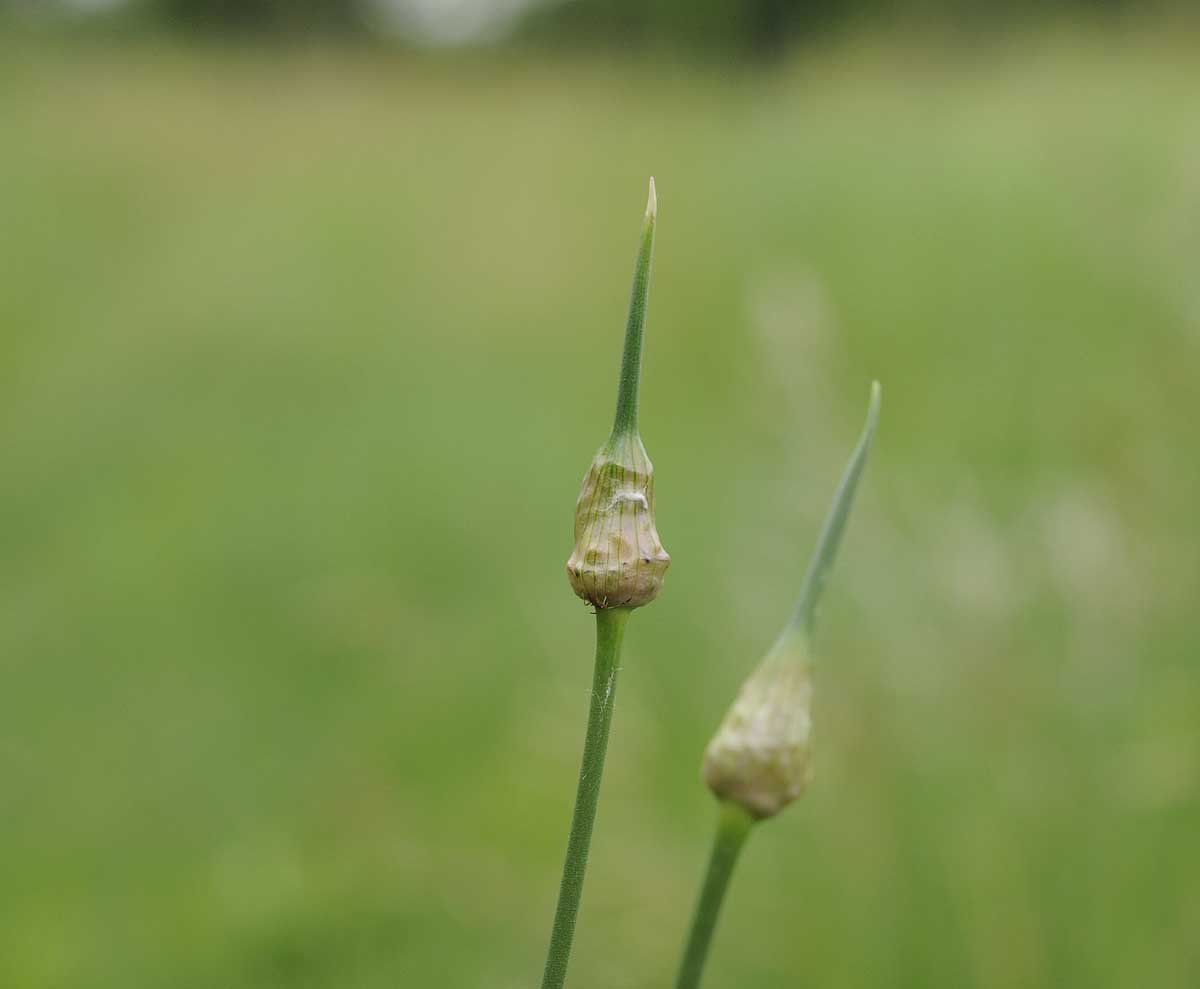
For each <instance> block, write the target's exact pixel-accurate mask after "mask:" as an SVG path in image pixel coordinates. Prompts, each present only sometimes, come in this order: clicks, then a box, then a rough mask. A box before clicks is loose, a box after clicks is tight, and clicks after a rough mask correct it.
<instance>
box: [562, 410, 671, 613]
mask: <svg viewBox="0 0 1200 989" xmlns="http://www.w3.org/2000/svg"><path fill="white" fill-rule="evenodd" d="M670 563H671V557H670V556H669V555H668V554H667V551H666V550H665V549H663V544H662V540H660V539H659V538H658V530H657V529H655V527H654V468H653V467H652V466H651V464H650V458H649V457H647V456H646V448H645V447H644V446H642V441H641V438H640V437H638V436H637V434H635V433H626V434H624V435H622V436H619V437H615V438H614V440H613V441H611V442H609V443H608V444H607V445H605V447H604V448H603V449H602V450H601V451H600V452H599V453H598V454H596V459H595V460H593V461H592V466H591V467H590V468H589V469H588V472H587V474H586V475H585V476H584V478H583V488H582V490H581V491H580V492H579V501H578V502H576V505H575V551H574V552H573V553H572V554H571V558H570V559H569V560H567V576H568V578H569V579H570V581H571V587H573V588H574V590H575V593H576V594H578V595H579V596H580V597H581V598H583V599H584V600H585V601H588V602H590V603H591V604H593V605H595V606H596V607H597V608H637V607H640V606H641V605H643V604H648V603H649V602H651V601H653V600H654V599H655V598H656V597H658V593H659V591H661V590H662V585H663V578H664V577H665V576H666V573H667V567H668V566H670Z"/></svg>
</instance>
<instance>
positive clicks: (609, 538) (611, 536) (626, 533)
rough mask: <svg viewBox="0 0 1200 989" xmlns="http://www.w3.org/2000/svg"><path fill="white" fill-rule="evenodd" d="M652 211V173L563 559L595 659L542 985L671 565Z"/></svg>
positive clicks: (561, 959) (571, 905)
mask: <svg viewBox="0 0 1200 989" xmlns="http://www.w3.org/2000/svg"><path fill="white" fill-rule="evenodd" d="M657 216H658V200H657V197H656V195H655V191H654V179H653V178H651V179H650V194H649V197H648V199H647V201H646V215H645V218H644V220H643V222H642V235H641V239H640V241H639V243H638V252H637V261H636V263H635V265H634V270H633V290H632V292H631V294H630V300H629V319H628V321H627V322H626V326H625V348H624V351H623V353H622V356H621V377H620V381H619V383H618V386H617V411H616V415H615V417H614V418H613V427H612V433H611V434H610V435H609V437H608V441H607V442H606V443H605V444H604V446H602V447H601V448H600V452H599V453H597V454H596V456H595V458H594V459H593V460H592V465H591V467H589V468H588V472H587V474H585V475H584V478H583V487H582V489H581V490H580V492H579V500H578V502H577V503H576V505H575V549H574V551H573V552H572V553H571V557H570V559H569V560H567V577H568V579H569V580H570V582H571V586H572V587H573V588H574V589H575V593H576V594H578V595H579V596H580V597H581V598H583V600H584V601H586V602H588V604H590V605H591V606H592V607H593V608H594V609H595V612H596V662H595V668H594V671H593V673H592V699H591V704H590V706H589V708H588V720H587V732H586V735H585V737H584V745H583V762H582V765H581V767H580V770H579V785H578V788H577V790H576V793H575V811H574V813H573V815H572V818H571V830H570V834H569V836H568V838H567V855H566V861H565V862H564V863H563V874H562V884H561V886H560V887H559V893H558V906H557V907H556V908H555V911H554V926H553V928H552V930H551V933H550V950H549V953H548V954H547V957H546V968H545V972H544V973H543V975H542V987H543V989H560V987H561V986H562V985H563V982H564V981H565V980H566V977H567V962H568V961H569V959H570V955H571V942H572V940H573V939H574V934H575V919H576V917H577V916H578V914H579V901H580V898H581V896H582V894H583V879H584V873H585V871H586V870H587V860H588V849H589V847H590V846H591V841H592V825H593V824H594V823H595V819H596V804H597V801H598V799H599V796H600V779H601V775H602V774H603V772H604V755H605V752H606V751H607V749H608V733H609V728H610V726H611V724H612V712H613V703H614V701H615V699H616V687H617V670H618V665H617V664H618V660H619V658H620V654H621V642H622V639H623V638H624V636H625V624H626V623H627V622H628V621H629V616H630V615H631V614H632V613H633V609H634V608H640V607H641V606H642V605H644V604H649V603H650V602H651V601H653V600H654V599H655V598H656V597H658V594H659V591H661V590H662V585H663V578H664V577H665V576H666V573H667V567H668V566H670V564H671V557H670V556H669V555H668V554H667V551H666V550H665V549H663V544H662V540H660V539H659V538H658V531H657V529H656V527H655V524H654V468H653V467H652V466H651V464H650V458H649V457H648V456H646V448H645V447H644V446H642V439H641V436H640V435H639V433H638V386H639V383H640V380H641V373H642V343H643V339H644V337H645V331H646V299H647V295H648V294H649V291H650V262H651V259H652V257H653V254H654V225H655V222H656V220H657Z"/></svg>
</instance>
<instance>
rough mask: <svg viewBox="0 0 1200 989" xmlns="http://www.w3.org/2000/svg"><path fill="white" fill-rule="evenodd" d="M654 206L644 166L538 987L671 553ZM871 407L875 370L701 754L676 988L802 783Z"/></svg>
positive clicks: (576, 876) (584, 497) (595, 471)
mask: <svg viewBox="0 0 1200 989" xmlns="http://www.w3.org/2000/svg"><path fill="white" fill-rule="evenodd" d="M657 215H658V204H657V198H656V195H655V189H654V179H651V180H650V194H649V198H648V200H647V203H646V213H645V218H644V220H643V224H642V234H641V239H640V241H639V245H638V252H637V260H636V263H635V265H634V275H633V290H632V293H631V297H630V303H629V318H628V321H627V323H626V328H625V346H624V351H623V354H622V359H621V375H620V381H619V384H618V389H617V409H616V415H615V416H614V419H613V427H612V432H611V434H610V435H609V438H608V441H607V442H606V443H605V444H604V446H603V447H601V448H600V451H599V453H597V454H596V456H595V458H594V459H593V461H592V464H591V466H590V467H589V468H588V471H587V473H586V474H585V475H584V479H583V485H582V488H581V490H580V494H579V499H578V501H577V503H576V506H575V547H574V550H573V551H572V553H571V556H570V558H569V559H568V560H567V577H568V579H569V580H570V583H571V587H572V588H573V589H574V590H575V593H576V594H577V595H579V597H581V598H583V600H585V601H586V602H588V603H589V604H590V605H591V606H592V607H593V608H594V609H595V613H596V659H595V667H594V670H593V674H592V696H591V702H590V705H589V709H588V720H587V730H586V735H585V738H584V748H583V758H582V765H581V767H580V773H579V782H578V787H577V790H576V796H575V809H574V812H573V815H572V819H571V828H570V833H569V835H568V839H567V853H566V860H565V862H564V864H563V875H562V882H561V885H560V888H559V896H558V904H557V906H556V908H555V913H554V925H553V928H552V930H551V935H550V949H549V952H548V955H547V958H546V966H545V970H544V973H543V977H542V989H561V987H562V986H563V984H564V982H565V980H566V974H567V962H568V960H569V958H570V953H571V944H572V940H573V938H574V932H575V921H576V918H577V916H578V913H579V903H580V899H581V896H582V893H583V880H584V873H585V871H586V868H587V859H588V850H589V847H590V844H591V837H592V827H593V824H594V822H595V817H596V806H597V802H598V799H599V794H600V780H601V775H602V773H603V771H604V757H605V752H606V750H607V747H608V736H609V729H610V726H611V724H612V712H613V703H614V700H615V692H616V682H617V670H618V659H619V656H620V651H621V644H622V641H623V639H624V635H625V625H626V623H627V621H628V620H629V616H630V614H631V613H632V612H633V609H635V608H638V607H641V606H642V605H644V604H649V603H650V602H651V601H653V600H654V599H655V598H656V597H658V595H659V593H660V592H661V590H662V586H663V579H664V578H665V576H666V572H667V567H668V566H669V565H670V563H671V557H670V556H669V555H668V554H667V551H666V550H665V549H664V548H663V545H662V540H661V539H660V538H659V535H658V529H657V527H656V525H655V518H654V469H653V467H652V466H651V464H650V458H649V457H648V456H647V455H646V449H645V447H644V446H643V445H642V440H641V436H640V434H639V432H638V389H639V384H640V379H641V363H642V345H643V341H644V337H645V326H646V301H647V297H648V294H649V289H650V266H651V259H652V256H653V252H654V228H655V224H656V222H657ZM878 417H879V384H878V382H876V383H875V384H873V385H872V387H871V400H870V407H869V410H868V413H867V424H866V426H865V428H864V429H863V433H862V436H861V438H860V439H859V441H858V446H857V447H856V448H855V450H854V454H853V456H852V457H851V459H850V463H849V465H848V466H847V468H846V471H845V474H844V475H843V477H842V482H841V485H840V486H839V488H838V491H837V494H836V496H835V498H834V501H833V507H832V509H831V510H830V513H829V517H828V518H827V519H826V521H825V525H824V527H823V529H822V531H821V535H820V538H819V540H818V543H817V549H816V552H815V553H814V555H813V559H812V562H811V563H810V565H809V568H808V572H807V575H806V576H805V579H804V584H803V586H802V588H801V591H800V600H799V603H798V604H797V606H796V611H795V614H794V615H793V617H792V619H791V621H790V622H789V623H788V624H787V625H786V626H785V628H784V630H783V632H782V633H781V635H780V636H779V639H778V640H777V641H776V643H775V645H774V646H772V648H771V649H770V651H769V652H768V653H767V656H766V658H765V659H764V660H763V661H762V663H761V664H760V665H759V666H758V668H757V669H756V670H755V671H754V672H753V673H752V674H751V675H750V677H749V678H748V679H747V680H746V682H745V683H744V684H743V685H742V688H741V691H740V692H739V694H738V697H737V699H736V700H735V701H734V703H733V706H732V707H731V708H730V709H729V712H728V714H726V716H725V718H724V720H723V721H722V722H721V726H720V728H718V730H717V733H716V735H715V736H714V737H713V739H712V741H711V742H710V743H709V745H708V748H707V750H706V752H705V754H704V778H705V780H706V781H707V783H708V785H709V787H710V788H711V789H712V791H713V793H714V794H715V795H716V797H717V800H718V804H719V815H718V823H717V833H716V840H715V842H714V844H713V851H712V856H711V859H710V862H709V866H708V871H707V873H706V875H705V879H704V883H703V886H702V887H701V891H700V896H699V899H698V902H697V905H696V910H695V915H694V918H693V922H692V928H691V933H690V935H689V938H688V941H687V946H686V948H685V950H684V955H683V960H682V963H681V965H680V969H679V976H678V980H677V983H676V986H677V989H694V987H696V986H698V985H699V983H700V977H701V974H702V972H703V968H704V962H705V959H706V957H707V954H708V948H709V945H710V943H711V941H712V936H713V931H714V930H715V928H716V922H717V916H718V913H719V911H720V907H721V901H722V900H723V898H724V895H725V890H726V888H727V887H728V885H729V880H730V877H731V876H732V874H733V868H734V865H735V863H736V862H737V858H738V855H739V853H740V851H741V849H742V846H743V845H744V844H745V841H746V838H747V837H748V836H749V834H750V832H751V830H752V828H753V826H754V824H755V823H757V822H758V821H761V820H764V819H766V818H768V817H773V816H774V815H776V814H778V813H779V812H780V811H781V810H783V808H784V807H786V806H787V805H788V804H789V803H791V802H792V801H793V800H795V799H796V798H797V797H799V796H800V794H801V793H803V792H804V789H805V787H806V786H807V785H808V782H809V779H810V776H811V765H810V744H811V733H812V713H811V712H812V692H813V690H812V635H813V626H814V621H815V616H816V608H817V603H818V601H819V599H820V596H821V591H822V590H823V588H824V585H825V582H826V580H827V579H828V576H829V571H830V568H831V567H832V565H833V560H834V556H835V555H836V553H837V548H838V544H839V542H840V540H841V536H842V531H843V530H844V528H845V525H846V519H847V517H848V516H849V513H850V506H851V504H852V503H853V500H854V492H855V490H856V488H857V485H858V480H859V477H860V476H861V474H862V471H863V467H864V466H865V464H866V459H867V454H868V452H869V450H870V446H871V440H872V438H873V436H874V432H875V424H876V422H877V420H878Z"/></svg>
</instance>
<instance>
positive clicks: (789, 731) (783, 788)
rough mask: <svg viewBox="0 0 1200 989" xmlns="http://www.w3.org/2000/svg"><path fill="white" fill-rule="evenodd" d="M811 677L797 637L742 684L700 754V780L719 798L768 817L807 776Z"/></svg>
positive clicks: (801, 788) (792, 797) (788, 800)
mask: <svg viewBox="0 0 1200 989" xmlns="http://www.w3.org/2000/svg"><path fill="white" fill-rule="evenodd" d="M811 734H812V676H811V663H810V661H809V656H808V650H807V648H806V644H805V642H804V641H803V637H801V636H789V637H787V638H785V639H784V640H782V641H781V642H780V643H779V644H778V645H776V647H775V648H774V649H773V650H772V651H771V653H770V655H768V657H767V658H766V659H765V660H764V661H763V663H762V665H761V666H759V667H758V669H757V670H755V671H754V673H753V674H751V676H750V678H749V679H748V680H747V681H746V682H745V683H744V684H743V685H742V689H741V692H740V693H739V694H738V697H737V700H736V701H734V704H733V707H732V708H730V709H729V713H728V714H726V715H725V720H724V721H722V722H721V727H720V728H718V729H717V733H716V735H715V736H714V737H713V740H712V741H711V742H710V743H709V745H708V748H707V750H706V751H705V753H704V778H705V781H706V782H707V783H708V785H709V787H710V788H711V789H712V791H713V792H714V793H715V794H716V795H717V796H718V797H720V798H721V799H723V800H732V801H734V802H735V803H738V804H741V805H742V806H743V807H745V808H746V810H747V811H749V812H750V813H751V814H753V815H754V816H755V817H759V818H763V817H772V816H774V815H775V814H778V813H779V812H780V811H781V810H783V808H784V807H786V806H787V805H788V804H789V803H791V802H792V801H793V800H795V799H796V798H797V797H798V796H800V794H801V793H803V792H804V790H805V788H806V787H807V786H808V782H809V779H810V778H811V775H812V770H811V765H810V742H811Z"/></svg>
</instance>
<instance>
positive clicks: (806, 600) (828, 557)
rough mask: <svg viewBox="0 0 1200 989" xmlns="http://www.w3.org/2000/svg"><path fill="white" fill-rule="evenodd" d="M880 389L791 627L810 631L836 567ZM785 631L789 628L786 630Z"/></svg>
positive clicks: (873, 395)
mask: <svg viewBox="0 0 1200 989" xmlns="http://www.w3.org/2000/svg"><path fill="white" fill-rule="evenodd" d="M880 392H881V389H880V387H879V382H878V381H873V382H872V383H871V400H870V405H869V406H868V408H867V422H866V425H865V426H863V431H862V435H861V436H860V437H859V438H858V445H857V446H856V447H855V448H854V453H853V454H851V456H850V462H849V463H848V464H847V465H846V471H845V473H843V474H842V480H841V483H840V484H839V485H838V489H837V494H835V495H834V496H833V505H832V506H831V507H830V509H829V515H828V516H826V518H825V524H824V526H822V528H821V535H820V538H819V539H818V540H817V548H816V551H815V552H814V553H813V556H812V561H811V562H810V563H809V565H808V572H807V573H806V574H805V575H804V583H803V584H802V585H801V587H800V601H799V603H798V604H797V605H796V613H795V615H794V617H793V618H792V621H791V623H790V625H789V626H788V631H802V632H806V633H811V632H812V628H813V623H814V622H815V620H816V612H817V604H818V602H819V601H820V599H821V592H822V591H823V590H824V589H825V584H826V582H827V581H828V580H829V572H830V570H831V569H832V568H833V561H834V558H835V557H836V556H837V551H838V545H839V543H841V541H842V532H843V531H844V530H845V528H846V519H847V518H848V517H849V516H850V508H851V506H852V505H853V504H854V493H855V491H856V490H857V489H858V479H859V478H860V477H861V476H862V472H863V467H865V466H866V463H867V455H868V454H869V453H870V452H871V441H872V440H873V439H874V437H875V425H876V423H878V421H879V399H880ZM785 634H786V632H785Z"/></svg>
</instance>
